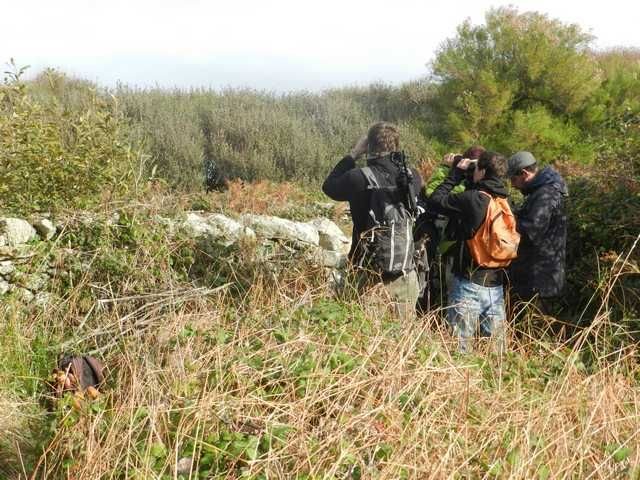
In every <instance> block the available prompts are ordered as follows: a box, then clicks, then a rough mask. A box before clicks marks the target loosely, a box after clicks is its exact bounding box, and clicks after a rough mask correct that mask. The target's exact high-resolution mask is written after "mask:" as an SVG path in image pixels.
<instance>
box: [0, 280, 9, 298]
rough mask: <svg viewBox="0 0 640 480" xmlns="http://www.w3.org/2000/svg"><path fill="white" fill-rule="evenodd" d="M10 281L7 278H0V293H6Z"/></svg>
mask: <svg viewBox="0 0 640 480" xmlns="http://www.w3.org/2000/svg"><path fill="white" fill-rule="evenodd" d="M9 287H10V285H9V282H6V281H5V280H2V279H1V278H0V295H4V294H5V293H7V292H8V291H9Z"/></svg>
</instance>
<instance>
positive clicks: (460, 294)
mask: <svg viewBox="0 0 640 480" xmlns="http://www.w3.org/2000/svg"><path fill="white" fill-rule="evenodd" d="M447 320H448V322H449V325H450V326H451V328H452V329H453V334H454V335H455V336H456V337H457V338H458V342H459V343H458V345H459V349H460V351H461V352H470V351H472V350H473V337H474V336H475V333H476V330H477V329H478V327H479V330H480V335H481V336H483V337H493V341H494V345H495V347H496V350H497V351H498V352H499V353H502V351H503V350H504V342H505V332H504V320H505V310H504V292H503V290H502V285H500V286H498V287H483V286H482V285H478V284H476V283H473V282H471V281H470V280H466V279H464V278H461V277H458V276H457V275H456V276H455V277H454V278H453V282H452V285H451V290H450V292H449V305H448V308H447Z"/></svg>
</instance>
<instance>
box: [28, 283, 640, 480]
mask: <svg viewBox="0 0 640 480" xmlns="http://www.w3.org/2000/svg"><path fill="white" fill-rule="evenodd" d="M287 290H288V289H287V286H285V285H278V286H277V287H276V289H275V291H273V292H272V293H273V294H272V295H270V296H269V297H267V292H265V291H264V290H263V287H262V286H260V285H257V286H256V291H252V292H250V295H249V296H248V297H247V299H246V300H247V302H248V303H247V304H245V305H244V306H243V308H242V309H237V310H235V309H233V308H231V307H230V305H229V303H228V299H226V298H225V295H224V294H217V295H218V296H217V297H215V298H212V299H211V300H210V301H197V302H195V303H192V304H188V305H184V306H177V305H176V306H175V308H170V309H169V310H171V311H166V312H165V313H163V314H161V315H157V316H155V317H154V318H153V319H152V320H151V321H149V322H146V323H145V325H144V329H141V330H140V331H139V332H138V333H136V334H133V335H127V337H122V338H119V342H118V345H117V346H114V348H112V349H111V350H110V351H109V352H106V354H105V355H106V358H107V359H108V363H109V364H110V365H111V368H112V377H111V381H110V388H109V390H108V391H107V392H106V394H105V398H104V399H103V400H102V401H101V403H99V404H96V405H95V406H93V407H92V406H91V405H86V406H84V407H83V408H84V409H83V410H81V411H77V410H74V409H72V408H66V409H61V410H60V411H59V413H60V414H63V415H64V416H65V420H66V423H67V424H66V425H65V421H63V422H61V423H60V425H59V427H58V429H57V431H56V435H55V436H54V438H53V440H52V441H51V443H50V445H49V446H48V448H47V450H46V452H45V453H44V454H43V455H42V457H41V459H40V465H39V467H38V468H37V469H36V470H35V471H34V473H33V478H60V477H64V476H65V475H68V476H69V478H76V479H96V478H112V477H114V476H115V477H118V478H165V477H163V476H162V475H161V473H164V474H168V475H169V477H166V478H175V475H176V469H177V465H178V462H179V461H180V460H181V459H184V458H192V459H193V462H192V464H191V469H190V472H183V475H184V478H238V477H240V476H242V477H243V478H296V477H298V478H357V477H358V476H360V477H361V478H389V479H395V478H403V477H406V478H487V477H499V478H621V477H622V476H624V475H626V473H625V472H627V473H628V468H629V466H630V465H638V462H639V460H640V457H639V455H638V454H639V450H638V447H639V446H640V442H639V438H638V436H639V431H638V425H639V424H640V411H639V408H638V407H639V405H640V403H639V398H638V396H639V393H640V390H639V389H638V385H637V382H636V381H635V380H634V375H637V374H638V372H637V370H633V371H631V372H630V371H629V368H635V367H633V365H634V364H633V362H632V359H631V358H630V352H626V353H624V354H623V355H621V358H620V359H619V360H618V361H616V362H615V363H610V364H607V365H606V366H602V367H599V368H596V369H595V370H593V371H590V372H587V371H585V370H584V369H581V368H580V366H579V365H577V362H575V361H574V360H573V359H572V358H573V357H572V355H574V352H571V351H570V350H569V349H567V348H566V347H562V346H560V345H552V344H545V343H543V342H526V343H527V344H525V342H522V343H519V342H518V341H514V343H512V345H511V351H512V353H509V354H508V355H507V356H505V357H504V358H497V357H494V356H492V355H491V354H488V353H484V352H483V353H480V354H478V355H475V356H469V357H460V356H458V355H457V354H456V353H454V352H452V349H453V342H451V341H450V339H449V338H448V336H447V334H446V332H444V331H443V330H442V329H441V328H439V327H438V325H436V323H437V322H438V318H437V315H433V316H430V317H426V318H422V319H421V320H419V321H416V322H414V323H412V324H409V325H402V326H400V325H397V324H396V323H395V322H394V321H393V320H392V319H390V318H387V317H384V316H382V317H381V316H380V315H375V312H366V306H364V305H360V306H358V305H355V304H354V305H351V306H349V307H347V308H346V309H345V310H344V311H342V310H341V312H343V313H344V317H343V318H339V317H336V318H335V321H336V323H335V324H334V325H331V324H330V323H328V322H322V321H318V318H316V317H315V316H314V314H313V313H312V314H309V315H302V316H299V318H297V316H296V314H295V313H294V309H293V308H291V304H290V300H289V298H288V295H287ZM300 298H302V300H301V303H302V305H301V306H300V308H301V309H302V310H303V311H307V312H309V311H310V312H314V311H313V310H309V309H310V308H311V304H314V303H315V302H316V301H318V300H319V295H318V293H317V292H314V291H313V290H311V289H308V290H306V292H305V294H303V295H302V296H301V297H300ZM321 305H322V304H321ZM327 305H330V304H327ZM327 308H328V307H327ZM378 313H379V312H378ZM316 314H318V315H320V316H322V315H323V311H322V309H320V310H318V312H316ZM296 318H297V319H296ZM112 321H113V325H112V327H113V329H114V335H115V336H117V335H118V334H117V333H115V332H116V330H120V327H118V328H116V326H117V325H119V324H120V322H119V321H118V319H117V318H112ZM221 332H223V333H222V334H221ZM211 334H213V338H211ZM337 353H340V354H344V355H346V357H345V358H346V360H345V359H344V358H343V361H340V360H335V359H336V358H338V359H339V358H340V357H339V356H337V355H336V354H337ZM301 359H302V363H301ZM350 360H353V364H352V365H349V363H348V362H349V361H350ZM304 362H308V365H306V366H304V365H305V364H304ZM301 365H303V366H304V368H300V367H301ZM279 427H280V428H281V429H282V427H286V429H285V430H282V431H284V432H285V433H284V434H282V435H281V437H282V438H276V437H274V436H273V434H272V432H273V430H274V429H277V428H279ZM225 435H227V437H225ZM233 435H235V436H236V437H233ZM225 438H230V439H232V440H231V442H229V441H225V440H224V439H225ZM269 438H271V440H272V441H273V444H272V445H270V446H265V445H264V444H265V443H267V444H268V439H269ZM233 439H235V440H236V441H237V443H238V445H236V446H235V447H234V446H233V443H232V442H233ZM243 442H244V443H243ZM247 442H248V443H247ZM251 442H254V443H253V444H252V443H251ZM616 448H618V449H619V450H618V451H619V452H622V451H625V450H624V449H626V448H628V449H629V453H627V454H626V455H625V458H623V459H622V460H619V461H615V459H614V458H613V457H614V455H615V454H616V451H615V449H616ZM243 449H244V450H243ZM251 449H254V451H252V450H251ZM207 454H209V459H208V460H207V459H206V458H207V457H206V455H207ZM69 458H72V459H73V460H74V461H73V462H72V463H71V464H70V465H71V466H70V467H69V469H65V468H63V465H65V464H69V462H68V460H67V462H66V463H65V459H69ZM211 458H215V459H216V462H217V463H218V465H217V467H216V468H213V469H212V468H211V465H210V463H211ZM203 460H204V461H205V462H208V463H206V464H205V465H203V464H201V462H202V461H203ZM183 463H184V460H183ZM198 471H200V473H201V474H202V475H203V476H201V477H198V476H197V475H196V474H197V472H198ZM207 475H210V476H207ZM305 475H306V477H305Z"/></svg>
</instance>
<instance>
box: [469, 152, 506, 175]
mask: <svg viewBox="0 0 640 480" xmlns="http://www.w3.org/2000/svg"><path fill="white" fill-rule="evenodd" d="M476 168H479V169H480V170H484V171H485V174H484V175H485V177H499V178H500V177H504V176H505V175H506V173H507V159H506V158H504V156H502V155H500V154H499V153H497V152H490V151H485V152H482V154H481V155H480V158H478V166H477V167H476Z"/></svg>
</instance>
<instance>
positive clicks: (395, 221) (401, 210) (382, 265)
mask: <svg viewBox="0 0 640 480" xmlns="http://www.w3.org/2000/svg"><path fill="white" fill-rule="evenodd" d="M402 161H403V164H404V156H403V157H402ZM361 170H362V173H363V175H364V177H365V179H366V180H367V189H368V190H369V191H370V200H369V212H368V224H367V230H365V231H364V232H363V234H362V242H363V245H364V247H365V251H366V254H365V255H364V256H363V260H366V261H367V262H369V265H370V266H371V267H373V269H374V270H376V271H377V272H378V273H381V274H394V275H396V274H404V273H407V272H410V271H411V270H413V269H414V268H415V263H414V250H415V247H414V243H413V227H414V224H415V213H414V211H412V207H413V208H414V206H415V196H414V195H413V193H412V191H411V190H412V188H411V173H410V171H409V170H408V168H406V164H404V171H403V170H401V171H400V173H399V176H402V175H404V176H405V177H409V178H404V181H398V178H396V179H394V183H392V184H390V183H389V182H388V180H387V179H386V178H385V176H384V175H376V174H375V172H374V169H372V168H370V167H363V168H362V169H361Z"/></svg>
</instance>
